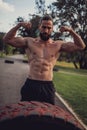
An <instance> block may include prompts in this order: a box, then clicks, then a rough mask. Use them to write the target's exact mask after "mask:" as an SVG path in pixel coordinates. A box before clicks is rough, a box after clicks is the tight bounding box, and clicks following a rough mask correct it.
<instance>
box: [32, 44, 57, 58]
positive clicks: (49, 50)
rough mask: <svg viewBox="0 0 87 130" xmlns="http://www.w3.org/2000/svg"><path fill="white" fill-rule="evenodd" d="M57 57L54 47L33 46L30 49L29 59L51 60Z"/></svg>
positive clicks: (55, 47)
mask: <svg viewBox="0 0 87 130" xmlns="http://www.w3.org/2000/svg"><path fill="white" fill-rule="evenodd" d="M57 55H58V47H57V46H56V45H33V46H31V48H30V58H44V59H53V58H56V57H57Z"/></svg>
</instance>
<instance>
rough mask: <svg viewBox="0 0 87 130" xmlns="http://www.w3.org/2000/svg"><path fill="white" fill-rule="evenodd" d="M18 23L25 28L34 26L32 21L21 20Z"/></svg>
mask: <svg viewBox="0 0 87 130" xmlns="http://www.w3.org/2000/svg"><path fill="white" fill-rule="evenodd" d="M18 25H19V26H20V27H24V28H26V29H30V28H31V26H32V24H31V23H30V22H20V23H18Z"/></svg>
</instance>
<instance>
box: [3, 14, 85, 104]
mask: <svg viewBox="0 0 87 130" xmlns="http://www.w3.org/2000/svg"><path fill="white" fill-rule="evenodd" d="M20 27H24V28H28V29H30V28H31V23H26V22H21V23H18V24H17V25H16V26H15V27H13V28H12V29H11V30H10V31H9V32H8V33H7V34H6V35H5V36H4V38H3V40H4V42H5V43H7V44H9V45H11V46H14V47H24V48H25V50H26V54H27V56H28V60H29V68H30V69H29V74H28V78H27V80H26V82H25V84H24V85H23V87H22V89H21V96H22V99H21V101H31V100H35V101H41V102H48V103H51V104H55V87H54V84H53V81H52V80H53V67H54V65H55V64H56V61H57V59H58V57H59V55H60V53H61V52H63V51H65V52H73V51H76V50H83V49H84V48H85V44H84V42H83V40H82V39H81V37H80V36H79V35H78V34H77V33H76V32H75V31H74V30H73V29H72V28H69V27H67V26H62V27H61V28H60V31H61V33H63V32H65V31H68V32H69V33H70V34H71V35H72V37H73V41H74V42H65V41H62V40H57V41H53V40H52V39H51V38H50V36H51V33H52V31H53V21H52V18H51V17H50V16H49V15H45V16H43V18H42V19H41V21H40V26H39V31H40V35H39V37H37V38H32V37H24V38H23V37H16V36H15V35H16V32H17V30H18V29H19V28H20Z"/></svg>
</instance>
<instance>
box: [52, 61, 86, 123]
mask: <svg viewBox="0 0 87 130" xmlns="http://www.w3.org/2000/svg"><path fill="white" fill-rule="evenodd" d="M57 66H58V67H59V71H58V72H54V84H55V87H56V90H57V92H58V93H59V94H60V95H61V96H62V97H63V98H64V99H65V100H66V101H67V102H68V104H69V105H70V106H71V107H72V108H73V110H74V111H75V112H76V113H77V115H78V116H79V117H80V118H81V119H82V120H83V122H84V123H85V124H86V125H87V70H80V69H78V70H76V69H75V68H74V67H73V65H72V66H71V64H67V65H66V66H65V67H64V63H63V65H62V63H61V65H60V64H59V65H58V63H57Z"/></svg>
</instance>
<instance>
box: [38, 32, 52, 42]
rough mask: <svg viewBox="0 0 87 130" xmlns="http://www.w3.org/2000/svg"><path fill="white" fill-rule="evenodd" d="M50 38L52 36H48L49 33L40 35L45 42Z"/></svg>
mask: <svg viewBox="0 0 87 130" xmlns="http://www.w3.org/2000/svg"><path fill="white" fill-rule="evenodd" d="M50 37H51V35H50V34H47V33H40V38H41V39H42V40H43V41H47V40H49V38H50Z"/></svg>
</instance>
